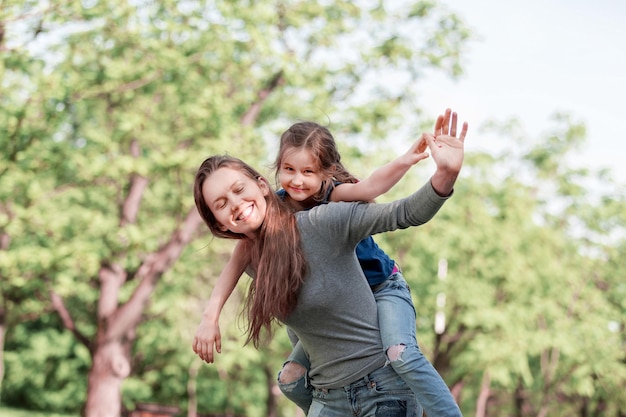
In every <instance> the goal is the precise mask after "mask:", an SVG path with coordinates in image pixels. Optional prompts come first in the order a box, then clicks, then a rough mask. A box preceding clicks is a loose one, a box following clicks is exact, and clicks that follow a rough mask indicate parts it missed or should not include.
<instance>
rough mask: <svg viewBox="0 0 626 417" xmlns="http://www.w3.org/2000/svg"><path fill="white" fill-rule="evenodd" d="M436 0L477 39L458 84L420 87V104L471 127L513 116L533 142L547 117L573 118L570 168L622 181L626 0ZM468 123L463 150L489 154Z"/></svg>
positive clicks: (625, 174)
mask: <svg viewBox="0 0 626 417" xmlns="http://www.w3.org/2000/svg"><path fill="white" fill-rule="evenodd" d="M442 1H443V2H444V3H445V4H446V5H447V6H448V7H449V8H450V9H452V10H453V11H455V12H457V13H458V14H459V15H460V16H461V17H462V18H463V19H464V21H465V22H466V24H468V25H469V26H470V27H471V28H472V29H473V30H474V32H475V33H476V34H477V35H478V36H479V37H480V39H479V40H478V41H472V42H471V43H470V45H469V46H468V48H467V49H466V54H467V55H466V56H467V59H466V61H465V64H464V65H463V69H464V72H465V74H464V75H463V77H462V78H461V79H460V80H459V81H456V82H454V81H450V80H449V79H446V78H444V77H442V76H432V77H429V78H428V80H427V81H426V82H425V83H424V85H423V88H426V91H425V95H424V98H425V102H424V103H425V104H426V105H425V107H426V108H428V109H439V108H442V109H443V108H445V107H453V108H454V109H455V110H457V111H458V113H459V118H460V120H468V121H469V122H470V123H471V126H474V127H478V126H480V125H481V124H482V123H483V122H484V121H486V120H489V119H496V120H504V119H507V118H509V117H516V118H518V119H519V120H520V121H521V123H522V126H523V127H524V129H525V130H526V131H527V132H528V133H529V135H530V136H531V139H533V140H537V139H538V138H540V137H541V136H542V133H544V132H546V131H547V130H548V129H549V128H550V127H552V126H553V125H552V124H551V122H550V116H551V115H552V114H553V113H555V112H557V111H562V112H567V113H570V114H571V115H572V117H573V119H574V120H579V121H582V122H584V123H585V125H586V127H587V143H588V148H587V149H585V150H584V151H581V153H582V152H584V154H582V155H581V157H580V160H579V159H576V163H577V164H578V163H580V164H584V165H585V166H588V167H590V168H593V169H599V168H601V167H608V168H610V169H611V170H612V171H613V174H614V177H615V179H617V180H618V181H619V182H620V183H622V184H626V124H625V123H624V121H625V120H626V117H624V116H625V113H626V1H624V0H595V1H588V0H526V1H524V2H508V1H501V0H472V1H468V0H442ZM433 106H434V107H433ZM436 111H437V110H434V111H433V113H435V112H436ZM434 115H436V114H433V115H432V116H434ZM471 126H470V135H468V142H467V144H466V149H467V150H475V149H481V150H484V149H488V145H487V146H484V145H479V144H478V141H479V140H480V139H481V138H480V136H479V135H472V133H473V132H472V131H471ZM476 133H477V132H476Z"/></svg>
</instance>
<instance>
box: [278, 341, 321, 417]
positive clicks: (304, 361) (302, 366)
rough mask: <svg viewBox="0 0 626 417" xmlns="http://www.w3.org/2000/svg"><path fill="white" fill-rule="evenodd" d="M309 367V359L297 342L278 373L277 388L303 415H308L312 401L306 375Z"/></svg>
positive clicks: (310, 388)
mask: <svg viewBox="0 0 626 417" xmlns="http://www.w3.org/2000/svg"><path fill="white" fill-rule="evenodd" d="M310 367H311V363H310V362H309V358H308V356H307V355H306V353H305V352H304V349H302V345H301V344H300V342H298V343H296V345H295V346H294V348H293V351H292V352H291V354H290V355H289V358H287V361H286V362H285V363H284V365H283V368H282V369H281V370H280V372H279V373H278V387H279V388H280V390H281V392H282V393H283V394H284V395H285V397H287V398H288V399H289V400H291V401H292V402H294V403H295V404H296V405H297V406H298V407H300V408H301V409H302V411H304V414H305V415H307V414H308V413H309V407H311V401H312V399H313V397H312V390H313V388H312V387H311V385H310V384H309V375H308V373H309V368H310Z"/></svg>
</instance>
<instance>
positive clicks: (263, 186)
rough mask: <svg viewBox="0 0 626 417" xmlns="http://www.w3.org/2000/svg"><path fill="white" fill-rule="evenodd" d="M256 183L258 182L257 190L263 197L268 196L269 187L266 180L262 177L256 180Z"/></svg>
mask: <svg viewBox="0 0 626 417" xmlns="http://www.w3.org/2000/svg"><path fill="white" fill-rule="evenodd" d="M257 181H258V182H259V188H260V189H261V191H262V192H263V195H264V196H266V195H268V194H269V193H270V185H269V184H268V182H267V180H266V179H265V178H263V177H259V178H257Z"/></svg>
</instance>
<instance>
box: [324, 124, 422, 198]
mask: <svg viewBox="0 0 626 417" xmlns="http://www.w3.org/2000/svg"><path fill="white" fill-rule="evenodd" d="M426 145H427V144H426V139H425V137H424V135H422V136H421V137H420V139H418V140H417V141H416V142H415V143H414V144H413V146H411V148H409V150H408V151H407V152H406V153H405V154H403V155H400V156H399V157H397V158H396V159H394V160H393V161H391V162H389V163H388V164H386V165H383V166H382V167H380V168H378V169H377V170H376V171H374V172H373V173H372V174H371V175H370V176H369V177H367V178H365V179H364V180H363V181H359V182H357V183H354V184H350V183H344V184H341V185H339V186H337V187H335V189H334V190H333V192H332V193H331V195H330V200H331V201H365V202H371V201H374V199H375V198H376V197H378V196H379V195H382V194H384V193H386V192H387V191H389V190H390V189H391V188H392V187H393V186H394V185H396V184H397V183H398V181H400V179H401V178H402V177H403V176H404V174H406V173H407V171H408V170H409V169H410V168H411V167H412V166H413V165H415V164H417V163H418V162H419V161H421V160H422V159H426V158H428V152H426Z"/></svg>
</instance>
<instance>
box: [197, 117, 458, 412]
mask: <svg viewBox="0 0 626 417" xmlns="http://www.w3.org/2000/svg"><path fill="white" fill-rule="evenodd" d="M449 115H450V113H449V112H446V116H440V117H439V118H438V120H437V124H436V129H435V133H436V136H435V135H431V134H424V139H425V140H426V141H427V143H428V145H429V147H430V149H431V153H432V156H433V159H434V160H435V162H436V163H437V170H436V172H435V174H434V175H433V176H432V178H431V180H430V182H429V183H428V184H426V185H424V186H423V187H422V188H421V189H420V190H418V191H417V192H416V193H414V194H413V195H411V196H409V197H407V198H405V199H402V200H398V201H395V202H393V203H389V204H360V203H331V204H327V205H323V206H318V207H315V208H313V209H311V210H309V211H303V212H298V213H295V214H294V213H293V211H292V210H291V209H289V208H288V207H287V206H286V205H285V204H284V203H283V202H282V201H281V200H280V199H279V198H278V197H277V196H276V194H275V193H274V192H273V191H272V190H271V188H270V186H269V185H268V183H267V181H266V180H265V179H264V178H263V177H262V176H261V175H260V174H259V173H258V172H256V171H255V170H254V169H252V168H251V167H249V166H248V165H246V164H245V163H243V162H242V161H239V160H237V159H235V158H230V157H227V156H214V157H211V158H208V159H207V160H206V161H204V162H203V164H202V165H201V167H200V168H199V170H198V173H197V175H196V181H195V185H194V198H195V201H196V206H197V208H198V210H199V212H200V214H201V216H202V217H203V219H204V221H205V222H206V224H207V225H208V226H209V228H210V229H211V231H212V233H213V234H214V235H216V236H218V237H224V238H233V239H243V241H244V242H245V246H246V248H247V249H248V250H247V251H246V254H247V256H249V264H250V265H251V266H252V269H253V270H254V271H255V280H254V281H253V285H251V286H250V292H249V296H248V298H247V301H246V307H247V313H248V319H249V320H248V322H249V325H248V341H252V342H253V343H254V344H255V346H258V344H259V342H260V339H261V337H262V332H263V331H264V330H265V331H267V332H269V331H270V330H271V325H272V323H273V322H274V321H279V322H282V323H284V324H286V325H288V326H289V327H290V328H291V329H292V330H293V331H294V332H295V333H296V335H297V336H298V338H299V340H300V342H301V344H302V346H303V348H304V350H305V351H306V352H307V354H308V355H309V359H310V362H311V368H310V372H309V377H310V381H311V384H312V386H313V388H314V392H313V396H314V399H313V403H312V405H311V408H310V411H309V414H308V415H309V416H318V415H319V416H333V417H334V416H344V415H345V416H347V415H362V416H374V415H380V413H381V412H383V414H384V415H390V416H391V415H406V416H418V415H421V407H420V406H419V405H418V404H417V402H416V401H415V398H414V396H413V394H412V392H411V391H410V389H409V388H408V387H407V386H406V384H405V383H404V382H403V381H402V380H401V379H400V378H399V377H398V375H397V374H396V373H395V372H394V371H393V369H391V367H385V366H384V365H385V363H386V359H387V358H386V356H385V353H384V351H383V346H382V343H381V338H380V331H379V329H378V321H377V309H376V303H375V301H374V298H373V295H372V291H371V290H370V288H369V286H368V284H367V281H366V280H365V278H364V276H363V272H362V270H361V267H360V265H359V263H358V260H357V258H356V256H355V253H354V248H355V246H356V245H357V244H358V242H359V241H360V240H362V239H363V238H365V237H367V236H370V235H371V234H375V233H381V232H384V231H391V230H396V229H402V228H406V227H410V226H418V225H421V224H423V223H425V222H427V221H428V220H430V219H431V218H432V217H433V216H434V215H435V214H436V212H437V211H438V210H439V208H440V207H441V206H442V205H443V203H444V202H445V200H446V199H447V198H448V197H449V196H450V195H451V194H452V189H453V186H454V183H455V181H456V178H457V176H458V173H459V171H460V169H461V166H462V162H463V153H464V152H463V142H464V139H465V135H466V133H467V124H464V125H463V128H462V130H461V133H460V136H459V138H456V114H454V113H453V114H452V118H451V120H449ZM448 133H449V134H448ZM194 350H196V346H194ZM196 353H198V352H197V351H196ZM381 407H383V408H384V409H382V410H381Z"/></svg>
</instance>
